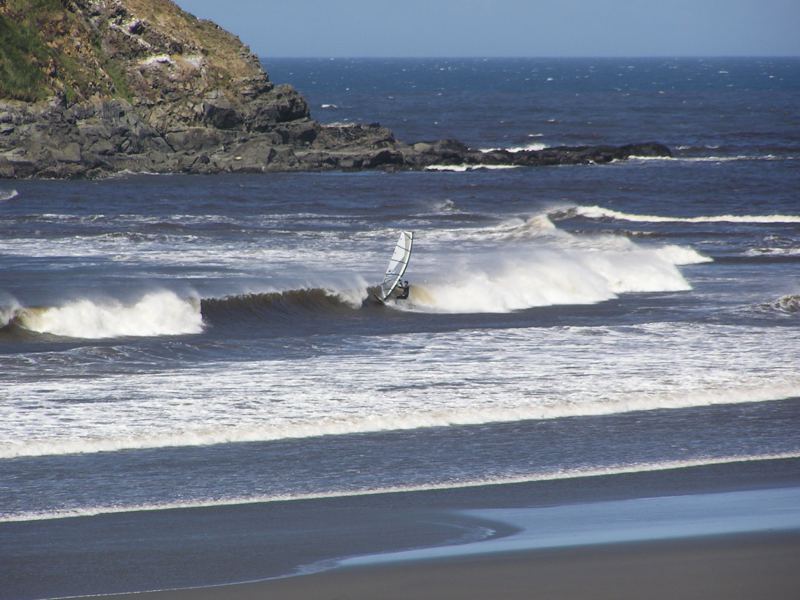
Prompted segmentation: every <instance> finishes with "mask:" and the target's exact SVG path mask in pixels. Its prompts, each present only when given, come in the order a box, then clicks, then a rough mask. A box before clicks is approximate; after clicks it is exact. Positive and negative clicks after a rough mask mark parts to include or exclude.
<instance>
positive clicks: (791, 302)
mask: <svg viewBox="0 0 800 600" xmlns="http://www.w3.org/2000/svg"><path fill="white" fill-rule="evenodd" d="M760 308H761V309H763V310H769V311H777V312H781V313H785V314H797V313H800V294H789V295H786V296H781V297H780V298H778V299H777V300H775V301H774V302H769V303H766V304H762V305H761V306H760Z"/></svg>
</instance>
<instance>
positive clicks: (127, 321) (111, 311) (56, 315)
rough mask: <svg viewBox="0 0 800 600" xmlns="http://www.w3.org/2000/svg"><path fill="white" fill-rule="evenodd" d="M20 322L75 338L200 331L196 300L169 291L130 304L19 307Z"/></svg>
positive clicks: (91, 302)
mask: <svg viewBox="0 0 800 600" xmlns="http://www.w3.org/2000/svg"><path fill="white" fill-rule="evenodd" d="M18 321H19V323H20V325H22V326H23V327H25V328H26V329H29V330H31V331H36V332H38V333H50V334H54V335H61V336H67V337H75V338H90V339H98V338H109V337H120V336H156V335H179V334H192V333H200V332H201V331H202V330H203V321H202V316H201V314H200V302H199V300H198V299H196V298H181V297H179V296H178V295H177V294H175V293H174V292H171V291H166V290H165V291H158V292H151V293H148V294H145V295H144V296H142V298H140V299H139V300H137V301H135V302H132V303H128V304H126V303H123V302H121V301H119V300H115V299H99V300H96V299H89V298H82V299H78V300H73V301H71V302H67V303H65V304H63V305H61V306H56V307H47V308H37V309H29V308H26V309H21V310H19V311H18Z"/></svg>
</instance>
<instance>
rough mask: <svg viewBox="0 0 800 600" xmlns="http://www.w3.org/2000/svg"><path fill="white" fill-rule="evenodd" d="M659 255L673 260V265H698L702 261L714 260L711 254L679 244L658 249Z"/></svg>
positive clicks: (670, 260)
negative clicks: (704, 253)
mask: <svg viewBox="0 0 800 600" xmlns="http://www.w3.org/2000/svg"><path fill="white" fill-rule="evenodd" d="M656 252H657V253H658V255H659V256H661V257H662V258H664V259H665V260H667V261H669V262H671V263H672V264H673V265H697V264H701V263H709V262H714V259H713V258H711V257H710V256H705V255H703V254H700V253H699V252H698V251H697V250H695V249H694V248H689V247H688V246H678V245H676V244H670V245H668V246H663V247H661V248H658V249H657V250H656Z"/></svg>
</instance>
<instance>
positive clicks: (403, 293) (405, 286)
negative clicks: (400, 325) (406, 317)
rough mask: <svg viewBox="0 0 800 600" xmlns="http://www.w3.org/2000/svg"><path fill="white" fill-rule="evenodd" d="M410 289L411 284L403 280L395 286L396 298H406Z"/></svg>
mask: <svg viewBox="0 0 800 600" xmlns="http://www.w3.org/2000/svg"><path fill="white" fill-rule="evenodd" d="M410 291H411V285H410V284H409V283H408V280H406V281H403V283H401V284H400V285H398V286H397V299H398V300H405V299H406V298H408V293H409V292H410Z"/></svg>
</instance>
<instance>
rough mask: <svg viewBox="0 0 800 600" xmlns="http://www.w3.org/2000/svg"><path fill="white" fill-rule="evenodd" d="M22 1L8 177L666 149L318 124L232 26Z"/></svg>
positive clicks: (79, 3)
mask: <svg viewBox="0 0 800 600" xmlns="http://www.w3.org/2000/svg"><path fill="white" fill-rule="evenodd" d="M30 4H31V3H30V2H28V1H26V0H9V1H8V2H6V3H4V4H2V5H0V32H2V31H3V30H5V31H6V35H5V36H4V37H3V39H4V40H6V41H5V42H4V43H5V44H6V47H5V48H0V49H2V50H3V58H4V60H6V61H8V60H9V57H11V58H14V56H13V54H14V52H17V54H19V55H20V56H21V58H19V57H18V58H16V60H15V62H14V63H13V64H14V65H15V67H14V68H16V69H17V72H12V73H11V76H7V75H4V78H5V79H7V81H2V82H0V177H2V178H55V179H62V178H98V177H105V176H109V175H112V174H115V173H119V172H150V173H223V172H271V171H323V170H361V169H383V170H403V169H417V170H418V169H425V168H428V167H431V166H434V165H465V166H470V167H473V168H480V167H482V166H485V167H492V166H497V165H512V166H545V165H559V164H562V165H563V164H592V163H607V162H611V161H613V160H624V159H626V158H629V157H630V156H669V155H670V151H669V149H668V148H667V147H665V146H663V145H661V144H658V143H655V142H650V143H643V144H630V145H625V146H619V147H614V146H580V147H558V148H546V149H544V150H538V151H537V150H524V151H517V152H510V151H506V150H494V151H490V152H481V151H479V150H475V149H471V148H468V147H467V146H465V145H464V144H462V143H460V142H458V141H455V140H438V141H433V142H417V143H404V142H401V141H398V140H397V139H395V137H394V135H393V133H392V132H391V131H390V130H389V129H387V128H385V127H382V126H380V125H379V124H352V125H323V124H321V123H319V122H317V121H315V120H313V119H312V118H311V115H310V112H309V108H308V103H307V102H306V101H305V99H304V98H303V97H302V96H301V95H300V94H299V93H298V92H297V91H296V90H294V88H292V87H291V86H289V85H274V84H273V83H272V82H271V81H270V80H269V77H268V76H267V74H266V73H265V72H264V70H263V69H262V67H261V65H260V63H259V61H258V59H257V58H256V57H255V56H254V55H253V54H252V53H251V52H250V51H249V49H248V48H247V47H246V46H244V45H243V44H242V42H241V41H240V40H239V39H238V38H236V37H235V36H233V35H231V34H229V33H227V32H225V31H224V30H222V29H220V28H219V27H218V26H216V25H215V24H213V23H211V22H209V21H205V20H201V19H197V18H195V17H193V16H192V15H190V14H188V13H186V12H184V11H182V10H181V9H180V8H178V7H177V6H176V5H175V4H174V3H172V2H171V1H170V0H44V1H42V2H39V3H38V4H37V9H36V10H32V9H31V7H30V6H26V5H30ZM9 31H10V33H8V32H9ZM14 36H16V37H14ZM9 39H10V40H11V43H12V44H13V45H12V46H8V44H9V42H8V40H9ZM26 61H27V62H26ZM20 82H22V83H20Z"/></svg>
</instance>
